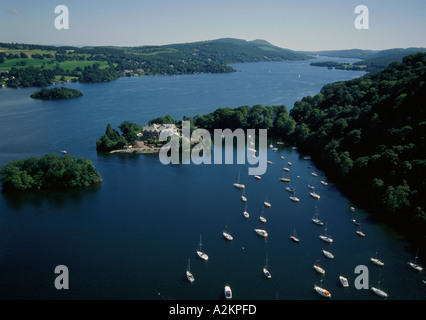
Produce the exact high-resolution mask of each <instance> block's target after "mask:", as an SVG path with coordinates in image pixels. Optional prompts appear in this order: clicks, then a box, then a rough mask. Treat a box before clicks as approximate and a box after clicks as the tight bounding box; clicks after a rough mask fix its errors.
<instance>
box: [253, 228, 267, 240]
mask: <svg viewBox="0 0 426 320" xmlns="http://www.w3.org/2000/svg"><path fill="white" fill-rule="evenodd" d="M254 231H255V232H256V233H257V234H258V235H260V236H262V237H264V238H267V237H268V232H266V230H264V229H254Z"/></svg>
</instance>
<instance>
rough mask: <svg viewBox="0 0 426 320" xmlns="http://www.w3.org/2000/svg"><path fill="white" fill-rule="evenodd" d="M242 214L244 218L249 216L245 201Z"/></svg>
mask: <svg viewBox="0 0 426 320" xmlns="http://www.w3.org/2000/svg"><path fill="white" fill-rule="evenodd" d="M243 215H244V218H246V219H248V218H250V214H249V213H248V211H247V203H246V207H245V209H244V212H243Z"/></svg>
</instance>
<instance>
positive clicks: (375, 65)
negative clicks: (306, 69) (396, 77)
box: [301, 48, 426, 73]
mask: <svg viewBox="0 0 426 320" xmlns="http://www.w3.org/2000/svg"><path fill="white" fill-rule="evenodd" d="M418 52H426V48H406V49H403V48H394V49H388V50H361V49H349V50H326V51H309V52H301V53H305V54H308V55H321V56H328V57H338V58H357V59H362V61H359V62H355V63H354V64H353V65H356V66H365V70H366V71H368V72H370V73H375V72H378V71H381V70H384V69H385V68H386V67H387V66H388V65H389V63H391V62H394V61H398V62H402V59H403V58H404V57H405V56H408V55H410V54H415V53H418Z"/></svg>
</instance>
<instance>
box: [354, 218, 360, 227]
mask: <svg viewBox="0 0 426 320" xmlns="http://www.w3.org/2000/svg"><path fill="white" fill-rule="evenodd" d="M352 222H353V223H354V224H355V225H357V226H359V225H360V224H361V222H359V221H358V220H357V219H352Z"/></svg>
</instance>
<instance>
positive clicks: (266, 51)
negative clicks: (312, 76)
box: [126, 38, 310, 64]
mask: <svg viewBox="0 0 426 320" xmlns="http://www.w3.org/2000/svg"><path fill="white" fill-rule="evenodd" d="M126 50H127V51H128V52H133V53H139V54H155V55H157V56H158V57H166V56H172V55H179V56H181V58H186V59H190V60H194V59H195V60H202V61H206V60H207V61H214V62H216V63H220V64H229V63H239V62H256V61H283V60H305V59H309V58H310V57H309V56H308V55H306V54H304V53H298V52H296V51H292V50H289V49H283V48H280V47H277V46H274V45H272V44H270V43H269V42H267V41H265V40H254V41H246V40H242V39H234V38H221V39H217V40H209V41H200V42H192V43H181V44H170V45H162V46H142V47H131V48H126Z"/></svg>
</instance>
